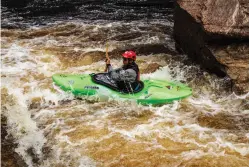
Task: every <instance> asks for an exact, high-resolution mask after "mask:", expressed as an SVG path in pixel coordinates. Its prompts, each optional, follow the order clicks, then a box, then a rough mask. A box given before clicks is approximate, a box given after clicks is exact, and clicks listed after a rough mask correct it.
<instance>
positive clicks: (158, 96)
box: [52, 74, 192, 105]
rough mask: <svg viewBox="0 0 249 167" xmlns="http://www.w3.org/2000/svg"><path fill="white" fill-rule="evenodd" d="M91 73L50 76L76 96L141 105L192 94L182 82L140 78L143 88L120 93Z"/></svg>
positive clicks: (181, 97)
mask: <svg viewBox="0 0 249 167" xmlns="http://www.w3.org/2000/svg"><path fill="white" fill-rule="evenodd" d="M92 76H93V74H90V75H89V74H81V75H78V74H55V75H53V76H52V78H53V81H54V83H55V84H56V85H57V86H59V87H60V88H61V89H62V90H64V91H70V92H72V93H73V94H74V95H76V96H90V95H97V96H107V97H108V98H109V97H110V98H114V99H117V98H120V99H129V100H136V101H137V103H139V104H143V105H149V104H152V105H160V104H165V103H171V102H172V101H174V100H181V99H183V98H186V97H188V96H190V95H191V94H192V89H191V88H189V87H188V86H186V85H184V84H182V83H173V82H167V81H162V80H154V79H150V80H142V82H143V88H142V89H141V90H140V91H139V92H136V93H122V92H119V91H117V90H114V89H111V88H109V87H107V86H104V85H102V84H98V83H96V82H95V81H94V79H93V77H92Z"/></svg>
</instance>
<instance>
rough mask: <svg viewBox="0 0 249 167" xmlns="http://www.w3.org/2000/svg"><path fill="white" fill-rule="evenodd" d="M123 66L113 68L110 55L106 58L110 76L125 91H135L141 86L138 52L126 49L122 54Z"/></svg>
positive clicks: (107, 70)
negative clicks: (137, 60)
mask: <svg viewBox="0 0 249 167" xmlns="http://www.w3.org/2000/svg"><path fill="white" fill-rule="evenodd" d="M122 56H123V66H122V67H121V68H117V69H113V68H112V65H111V63H110V59H109V56H107V59H106V70H105V71H106V72H108V74H109V76H110V78H111V79H112V80H114V81H115V82H116V83H117V86H118V88H119V89H120V90H121V91H123V92H134V91H136V90H137V89H139V86H140V72H139V67H138V65H137V64H136V63H135V61H136V57H137V55H136V53H135V52H134V51H126V52H124V53H123V54H122Z"/></svg>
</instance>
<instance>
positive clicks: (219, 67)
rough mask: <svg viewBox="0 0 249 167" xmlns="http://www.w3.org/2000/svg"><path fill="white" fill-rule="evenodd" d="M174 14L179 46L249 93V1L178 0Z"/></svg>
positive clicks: (199, 61) (175, 33)
mask: <svg viewBox="0 0 249 167" xmlns="http://www.w3.org/2000/svg"><path fill="white" fill-rule="evenodd" d="M174 17H175V18H174V23H175V24H174V38H175V41H176V46H177V48H178V49H179V50H182V51H183V52H185V53H186V54H188V55H189V56H190V57H191V58H192V59H193V60H195V61H197V62H198V63H200V64H201V65H202V67H204V68H205V69H207V70H209V71H211V72H214V73H216V74H218V75H219V76H226V75H227V76H228V77H229V78H230V79H231V81H232V84H233V87H232V89H233V91H235V92H236V93H246V92H249V26H248V25H249V1H245V0H239V1H235V0H226V1H225V0H218V1H217V0H190V1H189V0H178V1H177V2H176V6H175V15H174Z"/></svg>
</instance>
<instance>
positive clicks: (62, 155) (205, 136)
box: [1, 23, 249, 167]
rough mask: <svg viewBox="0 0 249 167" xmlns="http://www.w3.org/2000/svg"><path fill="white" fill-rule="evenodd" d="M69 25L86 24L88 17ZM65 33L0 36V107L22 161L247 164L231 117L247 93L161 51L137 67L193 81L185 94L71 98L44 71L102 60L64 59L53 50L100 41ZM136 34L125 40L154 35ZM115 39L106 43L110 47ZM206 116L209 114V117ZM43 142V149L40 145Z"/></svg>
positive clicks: (81, 69) (243, 138)
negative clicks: (155, 101)
mask: <svg viewBox="0 0 249 167" xmlns="http://www.w3.org/2000/svg"><path fill="white" fill-rule="evenodd" d="M124 25H125V24H124ZM77 26H78V27H80V28H83V29H86V28H87V27H88V26H89V25H81V24H80V25H78V24H77V25H76V27H77ZM91 26H92V25H91ZM115 26H118V27H119V26H122V24H121V25H120V23H115V24H114V25H113V24H107V25H103V26H102V25H98V26H95V27H94V29H93V31H96V32H98V31H100V30H102V29H103V28H107V29H109V28H113V27H115ZM57 28H58V27H57ZM55 29H56V28H55ZM113 29H114V30H116V28H113ZM133 29H136V27H133ZM53 31H55V32H56V31H57V30H53ZM53 31H52V32H53ZM58 31H59V30H58ZM117 33H118V32H117ZM117 33H113V34H117ZM67 38H68V40H66V41H65V38H64V37H56V36H53V35H47V36H44V37H34V38H32V39H31V40H28V39H24V40H22V39H15V40H12V39H11V37H3V39H2V40H3V49H2V56H1V62H2V68H1V75H2V80H1V88H2V92H3V89H6V90H7V93H6V94H5V95H4V99H3V98H2V106H3V107H5V110H3V114H4V115H5V116H6V117H7V120H8V126H9V128H8V132H9V133H10V134H11V135H12V136H13V137H14V139H15V141H16V142H17V143H18V147H17V148H16V149H15V151H16V152H17V153H18V154H19V155H21V156H22V158H23V159H24V160H25V162H26V163H27V164H28V166H44V167H45V166H56V165H57V166H82V167H84V166H87V167H89V166H112V165H113V166H119V165H120V166H121V165H123V166H160V165H162V166H167V165H168V166H191V165H195V164H196V163H198V164H199V165H201V166H213V165H216V164H218V166H219V164H222V163H223V164H224V166H229V165H230V166H238V165H239V166H243V165H244V166H248V165H249V161H248V158H249V144H248V143H249V135H248V134H249V133H248V129H246V128H245V127H247V126H248V125H245V123H243V122H240V121H239V120H237V121H236V118H237V116H243V115H245V116H248V114H249V110H248V108H246V105H248V104H249V102H248V99H249V93H247V94H245V95H241V96H238V95H236V94H234V93H232V92H231V93H226V90H225V89H224V88H222V86H221V85H222V83H223V82H225V81H224V80H223V79H219V78H217V77H216V76H213V75H210V74H207V73H205V72H202V73H203V75H198V73H201V72H200V69H199V67H198V66H187V65H183V63H182V62H181V61H176V60H174V59H173V57H172V56H171V55H167V54H154V55H152V54H149V55H140V56H139V57H138V59H137V61H138V62H139V66H140V68H146V67H147V66H148V64H150V63H158V64H159V65H161V66H162V67H161V68H160V69H158V70H157V71H155V72H152V73H149V74H143V75H142V76H141V77H142V78H155V79H162V80H174V81H176V82H180V81H181V82H185V83H187V84H189V86H191V87H192V88H193V91H194V92H193V96H191V97H189V98H187V99H185V100H182V101H176V102H174V103H173V104H166V105H163V106H160V107H152V106H140V105H138V104H136V103H133V102H128V101H122V102H120V101H116V100H111V101H94V100H92V99H84V100H78V99H75V98H74V96H72V94H70V93H65V92H62V91H60V92H58V91H56V90H55V89H54V86H53V83H52V80H51V76H52V75H53V74H55V73H92V72H101V71H103V70H104V65H105V64H104V62H103V61H94V62H93V63H92V64H90V65H85V66H83V65H82V66H73V65H70V66H68V65H67V64H66V63H67V62H66V63H65V61H63V60H62V58H63V57H60V56H59V55H60V54H62V53H63V52H67V51H68V52H69V51H70V50H74V51H76V52H80V51H82V52H83V53H88V52H93V51H104V45H102V44H97V45H95V44H96V43H94V42H93V43H91V44H89V46H87V47H85V48H81V47H78V46H77V47H76V46H74V45H76V44H78V42H79V40H80V39H81V38H79V40H76V39H77V35H75V36H74V35H73V36H71V37H67ZM141 38H144V39H142V40H141V39H140V38H139V39H136V40H134V41H131V43H132V44H133V45H135V44H136V42H140V43H157V42H158V38H157V37H151V38H146V37H143V36H142V37H141ZM44 39H50V40H45V42H44ZM8 40H9V41H11V42H8ZM122 42H124V43H125V41H122ZM122 42H121V43H120V44H119V46H120V45H121V46H122ZM41 43H42V44H41ZM112 43H113V44H114V43H116V41H111V42H110V44H112ZM37 45H38V46H40V45H41V46H43V45H44V46H46V47H55V46H64V45H65V46H70V47H69V48H68V49H66V50H65V51H58V52H53V53H52V52H47V50H46V49H44V48H41V49H39V48H38V49H37ZM119 46H115V45H114V46H113V47H111V48H110V51H111V50H114V49H115V48H117V47H119ZM48 50H49V49H48ZM103 54H104V52H103ZM69 60H70V59H69ZM168 60H170V61H168ZM75 63H76V62H75ZM112 63H113V65H114V66H116V67H118V66H120V65H121V61H120V59H118V58H117V59H112ZM219 114H221V116H219ZM227 114H228V115H231V116H233V117H236V118H235V122H231V124H235V125H236V124H238V123H241V125H240V127H241V129H234V128H230V127H229V126H228V125H229V124H226V123H223V117H222V115H227ZM239 118H240V117H239ZM239 118H238V119H239ZM209 119H210V120H212V119H215V120H214V122H211V123H209V122H208V121H207V120H209ZM202 121H204V122H202ZM215 123H217V124H218V125H216V124H215ZM45 147H49V148H50V151H45V152H42V148H45ZM30 148H32V149H33V153H34V154H35V155H37V157H38V159H39V162H38V163H34V162H33V161H32V158H33V157H32V155H30V153H28V151H27V150H29V149H30Z"/></svg>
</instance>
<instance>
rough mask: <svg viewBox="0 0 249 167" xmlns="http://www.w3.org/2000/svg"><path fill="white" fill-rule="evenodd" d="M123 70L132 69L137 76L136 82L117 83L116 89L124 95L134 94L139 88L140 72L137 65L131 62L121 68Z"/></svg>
mask: <svg viewBox="0 0 249 167" xmlns="http://www.w3.org/2000/svg"><path fill="white" fill-rule="evenodd" d="M123 69H124V70H127V69H133V70H134V71H135V72H136V74H137V76H136V80H135V81H134V82H126V81H117V85H118V88H119V89H120V90H121V91H122V92H125V93H133V92H136V91H137V90H138V89H140V87H141V82H140V72H139V68H138V65H137V64H136V63H135V62H132V63H131V64H128V65H126V66H123Z"/></svg>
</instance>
